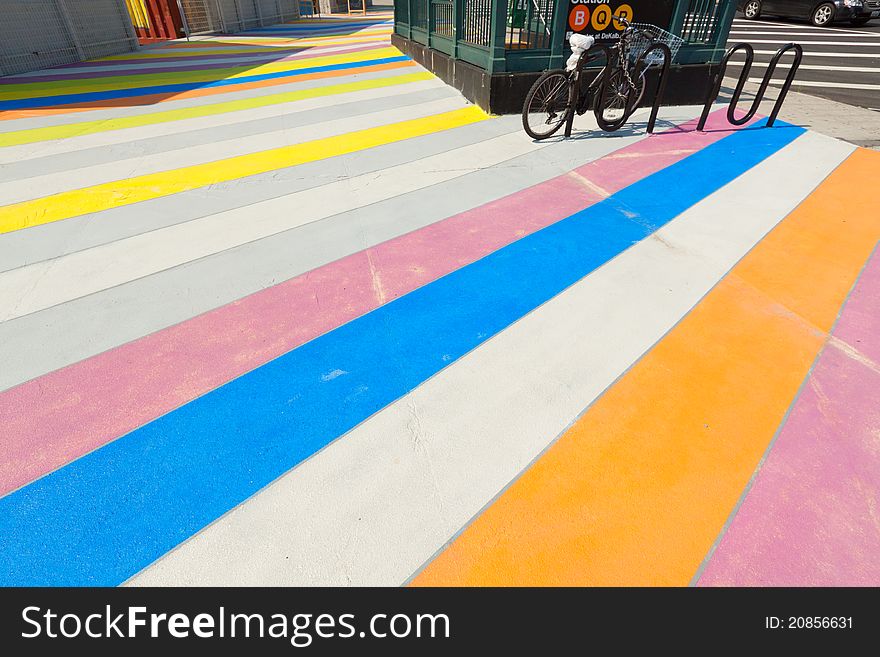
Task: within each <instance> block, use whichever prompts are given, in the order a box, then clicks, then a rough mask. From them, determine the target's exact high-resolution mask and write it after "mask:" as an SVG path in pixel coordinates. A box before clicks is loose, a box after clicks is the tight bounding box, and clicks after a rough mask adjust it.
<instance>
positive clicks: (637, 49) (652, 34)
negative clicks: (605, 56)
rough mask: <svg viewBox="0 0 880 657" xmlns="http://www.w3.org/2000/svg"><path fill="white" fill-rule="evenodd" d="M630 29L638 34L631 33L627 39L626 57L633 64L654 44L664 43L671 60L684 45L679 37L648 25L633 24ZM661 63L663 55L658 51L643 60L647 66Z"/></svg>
mask: <svg viewBox="0 0 880 657" xmlns="http://www.w3.org/2000/svg"><path fill="white" fill-rule="evenodd" d="M632 27H634V28H636V30H638V32H632V33H631V34H630V35H629V37H628V39H627V42H626V57H627V59H629V60H630V61H631V62H633V63H635V62H636V60H637V59H638V58H639V57H641V55H642V53H643V52H645V51H646V50H647V49H648V48H650V47H651V45H652V44H654V43H665V44H666V45H667V46H668V47H669V52H670V53H672V58H673V59H675V55H676V54H677V53H678V49H679V48H681V44H683V43H684V39H682V38H681V37H678V36H675V35H674V34H673V33H672V32H667V31H666V30H664V29H662V28H659V27H657V26H656V25H651V24H650V23H633V24H632ZM662 63H663V53H662V52H660V51H659V50H658V51H654V52H652V53H651V54H650V55H648V56H647V57H646V58H645V64H646V65H648V66H654V65H657V64H662Z"/></svg>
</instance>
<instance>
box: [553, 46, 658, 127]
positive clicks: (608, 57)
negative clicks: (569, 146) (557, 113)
mask: <svg viewBox="0 0 880 657" xmlns="http://www.w3.org/2000/svg"><path fill="white" fill-rule="evenodd" d="M597 50H601V51H602V54H603V56H604V57H605V63H606V66H608V67H610V66H611V63H612V61H613V60H612V57H613V56H614V55H613V54H612V50H611V48H610V47H608V46H607V45H604V44H600V43H597V44H595V45H593V46H592V47H591V48H590V49H589V50H587V51H586V52H584V53H583V54H582V55H581V59H580V61H578V66H577V69H576V73H575V75H576V76H577V83H576V84H574V85H572V92H571V93H572V94H573V96H572V97H571V98H569V107H575V106H576V104H577V96H576V94H578V93H580V75H581V73H583V68H582V67H583V63H584V62H585V61H586V60H587V59H588V55H589V54H590V53H592V52H593V51H597ZM655 50H659V51H660V52H662V53H663V67H662V68H661V70H660V78H659V80H658V83H657V93H656V95H655V97H654V106H653V107H652V108H651V116H650V118H649V119H648V132H649V133H653V132H654V124H655V123H656V122H657V113H658V112H659V111H660V105H661V103H662V101H663V97H664V96H665V95H666V82H667V79H668V77H669V75H668V73H669V66H670V64H671V62H672V52H671V51H670V50H669V46H667V45H666V44H665V43H654V44H651V47H650V48H648V49H647V50H646V51H645V52H643V53H642V54H641V55H640V56H639V58H638V60H636V65H635V68H634V69H633V70H635V72H636V74H639V73H640V72H641V71H642V69H643V67H645V60H646V59H647V58H648V55H650V54H651V53H652V52H654V51H655ZM609 80H610V76H607V75H606V77H605V80H603V81H602V83H601V84H600V85H599V88H598V89H597V90H596V94H598V98H599V102H600V103H601V101H602V99H604V97H605V94H606V93H607V88H608V81H609ZM635 109H636V108H634V107H629V108H627V116H629V115H630V114H631V113H632V112H633V111H634V110H635ZM574 116H575V112H574V111H571V112H570V113H569V115H568V118H567V120H566V122H565V137H566V138H568V137H571V130H572V126H573V124H574ZM596 119H597V123H598V124H599V127H600V128H601V129H602V130H605V131H606V132H612V130H608V129H606V128H604V127H603V126H602V121H601V119H600V118H599V117H596Z"/></svg>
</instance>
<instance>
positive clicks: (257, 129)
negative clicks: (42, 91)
mask: <svg viewBox="0 0 880 657" xmlns="http://www.w3.org/2000/svg"><path fill="white" fill-rule="evenodd" d="M397 91H398V93H396V94H394V95H391V96H386V97H384V98H375V99H372V100H358V101H354V102H347V103H346V102H340V103H338V104H335V105H332V106H329V107H324V108H321V109H320V110H318V111H306V112H297V111H296V110H295V108H294V107H292V108H291V111H290V113H288V114H282V115H280V116H273V117H269V118H261V119H254V120H251V121H239V122H236V123H230V124H228V125H221V126H212V127H210V128H203V129H196V130H189V131H186V132H178V133H175V134H171V135H164V136H156V137H150V138H148V139H138V140H135V141H129V142H125V143H121V144H112V145H109V146H96V147H93V148H86V149H83V150H78V151H72V152H69V153H57V154H55V155H47V156H44V157H36V158H32V159H28V160H23V161H19V162H13V163H10V164H6V165H4V166H3V178H4V180H23V179H26V178H32V177H34V176H44V175H46V174H50V173H59V172H61V171H70V170H72V169H79V168H82V167H91V166H95V165H98V164H106V163H108V162H115V161H117V160H127V159H130V158H137V157H143V156H146V155H155V154H157V153H168V164H169V168H173V167H174V151H177V150H184V149H187V148H191V147H193V146H202V145H204V144H216V143H219V142H223V141H227V140H229V139H238V138H240V137H249V136H252V135H259V134H264V133H267V132H274V131H281V130H286V129H289V128H298V127H302V126H307V125H312V124H314V123H322V122H324V121H333V120H335V119H344V118H350V117H355V116H358V115H360V114H369V113H371V112H382V111H386V110H393V109H395V108H399V107H407V106H410V105H417V104H419V103H426V102H430V101H433V100H439V99H441V98H450V97H453V96H459V94H458V93H457V92H455V91H453V90H451V89H449V87H446V86H442V87H439V86H438V87H436V88H434V89H425V90H422V91H411V92H407V91H406V90H405V89H404V88H402V89H399V90H397ZM342 98H343V97H340V100H341V99H342ZM278 145H279V146H281V145H283V144H280V143H279V144H278ZM33 146H34V148H35V149H39V147H40V145H39V144H34V145H33Z"/></svg>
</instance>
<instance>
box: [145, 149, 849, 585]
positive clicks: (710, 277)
mask: <svg viewBox="0 0 880 657" xmlns="http://www.w3.org/2000/svg"><path fill="white" fill-rule="evenodd" d="M853 148H854V147H853V146H850V145H848V144H843V143H841V142H837V141H833V140H830V139H827V138H823V137H819V136H817V135H813V134H810V135H805V136H804V137H801V138H800V139H798V140H796V142H794V143H793V144H792V145H791V146H789V147H787V148H786V149H784V150H783V151H781V152H779V153H777V154H776V155H774V156H773V157H771V158H770V159H769V160H768V161H766V162H765V163H763V164H761V165H759V166H757V167H755V168H754V169H752V170H751V171H750V172H748V173H746V174H745V175H743V176H742V177H740V178H738V179H737V180H735V181H734V182H732V183H731V184H730V185H728V186H727V187H725V188H724V189H723V190H721V191H720V192H718V193H717V194H714V195H713V196H711V197H709V198H708V199H705V200H704V201H703V202H701V203H699V204H698V205H696V206H695V207H694V208H692V209H690V210H688V211H687V212H685V213H684V214H683V215H681V216H679V217H678V218H676V219H675V220H673V221H672V222H671V223H670V224H669V225H668V226H666V227H665V228H663V229H662V230H661V231H659V234H658V236H659V237H660V238H661V239H662V241H661V239H647V240H644V241H642V242H640V243H638V244H637V245H635V246H634V247H632V248H631V249H629V250H628V251H626V252H624V253H623V254H621V255H620V256H618V257H617V258H615V259H614V260H612V261H611V262H609V263H608V264H606V265H605V266H604V267H602V268H601V269H599V270H598V271H596V272H594V273H593V274H591V275H590V276H588V277H587V278H585V279H583V280H582V281H580V282H579V283H577V284H575V285H574V286H572V287H571V288H569V289H568V290H566V291H565V292H563V293H562V294H560V295H559V296H557V297H556V298H554V299H553V300H551V301H549V302H548V303H546V304H545V305H543V306H542V307H541V308H539V309H538V310H537V311H535V312H533V313H531V314H530V315H528V316H526V317H525V318H523V319H522V320H520V321H519V322H517V323H516V324H514V325H512V326H511V327H509V328H508V329H506V330H505V331H503V332H502V333H500V334H499V335H497V336H495V337H494V338H493V339H492V340H490V341H488V342H487V343H485V344H484V345H482V346H481V347H479V348H478V349H476V350H474V351H473V352H471V353H470V354H468V355H467V356H465V357H463V358H461V359H460V360H459V361H457V362H456V363H454V364H453V365H451V366H450V367H449V368H448V369H446V370H444V371H442V372H441V373H439V374H438V375H436V376H434V377H433V378H431V379H430V380H428V381H427V382H425V383H424V384H423V385H421V386H420V387H419V388H417V389H416V390H414V391H412V392H411V393H410V394H408V395H406V396H405V397H403V398H402V399H401V400H399V401H398V402H396V403H394V404H391V405H390V406H389V407H387V408H385V409H384V410H382V411H381V412H379V413H377V414H376V415H374V416H373V417H372V418H370V419H368V420H367V421H365V422H364V423H362V424H361V425H359V426H358V427H356V428H355V429H353V430H352V431H350V432H349V433H347V434H346V435H344V436H343V437H341V439H340V440H338V441H336V442H335V443H332V444H331V445H329V446H328V447H327V448H325V449H324V450H323V451H321V452H320V453H319V454H317V455H316V456H314V457H312V458H311V459H309V460H308V461H306V462H305V463H303V464H301V465H300V466H298V467H297V468H296V469H294V470H293V471H291V472H289V473H288V474H286V475H284V476H283V477H281V478H279V479H278V480H276V481H275V482H274V483H272V484H271V485H269V486H268V487H266V488H265V489H263V490H262V491H261V492H259V493H257V494H256V495H255V496H254V497H252V498H251V499H249V500H248V501H246V502H244V503H243V504H241V505H240V506H239V507H237V508H235V509H234V510H232V511H231V512H229V513H227V514H226V515H224V516H223V517H222V518H220V519H219V520H217V521H216V522H215V523H213V524H212V525H210V526H209V527H207V528H206V529H205V530H203V531H202V532H200V533H199V534H197V535H196V536H194V537H193V538H191V539H190V540H188V541H187V542H185V543H183V544H182V545H180V546H178V547H177V548H176V549H175V550H173V551H171V552H169V553H168V554H167V555H165V556H164V557H163V558H162V559H160V560H159V561H157V562H156V563H154V564H153V565H152V566H150V567H148V568H146V569H145V570H144V571H142V572H141V573H140V574H138V575H136V576H135V577H133V578H132V579H131V580H130V581H129V582H128V584H129V585H172V586H173V585H177V586H181V585H183V586H186V585H207V584H212V585H241V584H247V585H274V586H279V585H386V586H387V585H399V584H401V583H403V582H404V581H406V579H407V578H408V577H409V576H410V575H411V574H412V573H413V572H414V571H415V570H416V569H418V568H419V567H420V566H421V565H422V564H423V563H424V562H425V561H426V560H427V559H429V558H430V557H431V556H432V555H433V554H435V553H436V551H437V550H438V549H440V548H441V547H442V546H443V545H444V544H445V543H446V542H447V541H448V540H449V539H450V538H451V537H452V536H454V535H455V533H456V532H457V531H459V530H460V528H462V527H463V526H465V525H466V524H467V523H468V522H469V521H470V519H471V518H473V517H474V515H475V514H477V513H479V512H480V510H481V509H482V508H483V507H484V505H485V504H486V503H488V502H489V501H490V500H491V499H492V498H493V497H494V496H495V495H496V494H498V492H499V491H501V490H502V489H503V488H504V487H505V486H506V485H508V484H509V482H510V481H511V480H512V479H513V478H514V477H516V476H517V475H518V474H519V473H520V472H521V471H522V470H523V469H524V468H526V467H527V466H528V464H529V463H530V462H531V461H532V460H533V459H534V458H535V457H536V456H538V455H539V454H540V452H541V451H542V450H543V449H544V448H545V447H546V446H547V445H548V443H549V442H550V441H552V440H553V439H554V437H555V436H556V435H558V434H559V433H561V432H562V431H563V430H565V428H566V427H567V426H569V423H570V422H571V421H572V420H573V419H574V418H575V417H577V415H578V414H579V413H580V412H581V411H582V410H583V409H584V407H585V406H587V405H588V404H589V403H590V402H591V401H592V400H594V399H595V398H596V397H597V396H598V395H599V394H601V392H602V391H603V390H604V389H605V388H606V387H607V386H608V385H610V384H611V383H612V382H613V381H614V380H615V379H616V377H618V376H619V375H620V374H622V373H623V372H624V371H625V370H626V368H627V367H629V366H630V365H631V364H632V363H633V362H634V361H635V360H636V359H638V358H639V357H640V356H641V355H642V354H643V353H644V352H645V351H646V350H648V349H649V348H650V347H651V346H652V345H653V344H654V343H655V342H656V341H657V340H658V339H660V338H661V337H662V336H663V335H664V334H665V332H666V331H668V330H669V329H670V328H671V327H672V326H673V325H674V324H675V323H676V322H677V321H678V320H679V319H680V318H681V317H682V316H683V315H684V314H685V313H687V312H688V310H690V309H691V308H692V307H693V306H694V304H696V303H697V302H698V301H699V300H700V298H701V297H702V296H703V295H704V294H705V293H706V292H707V291H708V290H709V289H711V287H712V286H713V285H714V284H715V283H716V282H717V281H718V280H719V279H720V278H721V277H722V276H723V275H724V274H725V272H727V271H728V270H729V268H730V267H731V266H732V265H733V264H734V263H735V262H736V261H737V260H738V259H739V258H740V257H742V256H743V255H744V254H745V253H746V252H747V251H748V250H749V249H750V248H751V247H752V245H754V244H755V243H756V242H757V241H758V240H760V239H761V237H762V236H763V235H764V234H765V233H766V232H767V231H768V230H770V229H771V228H772V227H773V226H774V225H775V224H776V223H777V222H778V221H779V220H781V219H782V218H783V217H784V216H785V215H786V214H787V213H788V212H790V211H791V210H792V209H793V208H794V207H795V206H796V205H797V204H798V202H799V201H801V200H802V199H803V198H804V197H805V196H806V195H808V194H809V193H810V192H811V191H812V190H813V189H814V188H815V186H816V185H817V184H818V183H819V182H821V180H822V179H823V178H824V177H825V176H826V175H827V174H828V173H829V171H831V170H832V169H833V168H834V167H835V166H836V165H837V164H839V163H840V162H841V161H842V160H843V159H844V157H846V156H847V155H848V154H849V153H851V152H852V150H853ZM597 308H601V309H602V312H596V309H597Z"/></svg>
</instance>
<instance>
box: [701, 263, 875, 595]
mask: <svg viewBox="0 0 880 657" xmlns="http://www.w3.org/2000/svg"><path fill="white" fill-rule="evenodd" d="M877 354H880V252H877V253H875V255H874V256H873V258H871V260H870V262H869V264H868V266H867V268H866V269H865V271H864V272H863V273H862V276H861V278H860V280H859V283H858V284H857V286H856V288H855V290H854V291H853V294H852V295H851V296H850V298H849V301H848V302H847V304H846V307H845V308H844V311H843V314H842V316H841V318H840V321H839V322H838V325H837V327H836V328H835V331H834V337H833V338H832V340H831V341H830V342H829V344H828V346H827V347H826V348H825V350H824V351H823V352H822V355H821V356H820V357H819V360H818V362H817V363H816V366H815V367H814V368H813V372H812V373H811V374H810V376H809V378H808V379H807V383H806V385H805V386H804V389H803V390H802V392H801V394H800V396H799V397H798V400H797V402H796V403H795V405H794V406H793V408H792V411H791V413H790V415H789V417H788V420H787V421H786V423H785V425H784V426H783V427H782V430H781V431H780V433H779V437H778V439H777V440H776V443H775V444H774V446H773V449H772V450H771V452H770V454H769V456H768V457H767V460H766V461H765V462H764V465H763V467H762V468H761V470H760V472H759V473H758V476H757V477H756V479H755V483H754V485H753V486H752V489H751V490H750V491H749V494H748V495H747V496H746V499H745V501H744V502H743V504H742V506H741V507H740V509H739V511H738V513H737V514H736V516H735V517H734V519H733V522H732V523H731V524H730V527H729V528H728V530H727V533H726V534H725V535H724V537H723V538H722V540H721V542H720V543H719V545H718V548H717V550H716V551H715V553H714V555H713V556H712V559H711V561H710V562H709V564H708V566H707V567H706V570H705V571H704V572H703V574H702V576H701V578H700V581H699V586H878V585H880V365H878V361H877V360H876V359H875V358H876V355H877Z"/></svg>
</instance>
